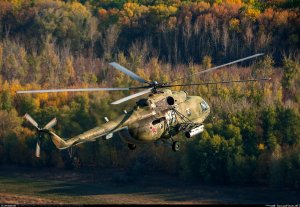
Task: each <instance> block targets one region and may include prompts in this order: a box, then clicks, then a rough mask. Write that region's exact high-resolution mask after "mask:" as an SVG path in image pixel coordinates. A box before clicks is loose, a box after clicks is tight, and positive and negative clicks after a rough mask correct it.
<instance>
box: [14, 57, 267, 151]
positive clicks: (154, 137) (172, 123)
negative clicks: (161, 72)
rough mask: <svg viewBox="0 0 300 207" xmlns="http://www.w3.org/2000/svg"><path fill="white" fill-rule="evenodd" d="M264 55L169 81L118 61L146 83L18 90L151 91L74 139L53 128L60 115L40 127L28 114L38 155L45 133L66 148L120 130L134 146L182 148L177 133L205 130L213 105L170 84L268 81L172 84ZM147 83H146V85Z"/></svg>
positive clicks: (192, 134) (140, 80)
mask: <svg viewBox="0 0 300 207" xmlns="http://www.w3.org/2000/svg"><path fill="white" fill-rule="evenodd" d="M261 55H263V54H262V53H259V54H255V55H252V56H249V57H246V58H242V59H239V60H235V61H233V62H229V63H226V64H223V65H220V66H216V67H213V68H210V69H206V70H204V71H201V72H197V73H194V74H190V75H188V76H186V77H183V78H180V79H177V80H173V81H171V82H168V83H158V82H157V81H147V80H145V79H143V78H141V77H140V76H138V75H137V74H135V73H133V72H132V71H130V70H128V69H126V68H124V67H123V66H121V65H119V64H118V63H115V62H112V63H109V64H110V65H111V66H113V67H114V68H115V69H117V70H119V71H121V72H123V73H125V74H126V75H128V76H130V77H131V78H133V79H134V80H136V81H138V82H140V83H143V84H144V85H143V86H139V87H129V88H79V89H50V90H29V91H17V93H30V94H31V93H52V92H54V93H56V92H77V91H80V92H82V91H118V90H138V89H144V90H143V91H141V92H138V93H135V94H132V95H129V96H127V97H124V98H122V99H120V100H117V101H114V102H112V104H120V103H123V102H125V101H128V100H130V99H133V98H136V97H139V96H142V95H145V94H149V95H148V97H146V98H141V99H139V100H138V101H137V102H136V105H135V106H134V107H133V109H132V110H131V111H128V112H126V111H124V114H123V115H120V116H119V117H118V118H116V119H115V120H108V119H107V117H105V120H106V123H105V124H103V125H102V126H98V127H95V128H93V129H90V130H88V131H86V132H84V133H82V134H80V135H77V136H75V137H73V138H70V139H67V140H65V139H62V138H61V137H59V136H58V135H57V134H55V133H54V132H53V131H52V130H51V128H52V127H53V126H55V125H56V123H57V119H56V118H54V119H52V120H51V121H50V122H49V123H48V124H46V125H45V126H44V127H42V128H40V127H39V125H38V123H37V122H36V121H35V120H34V119H33V118H32V117H31V116H30V115H29V114H25V116H24V117H25V118H26V119H27V120H28V121H29V122H30V123H31V124H32V125H33V126H34V127H35V128H36V130H37V132H38V134H39V136H38V138H37V144H36V156H37V157H39V156H40V140H41V135H42V134H43V133H45V134H48V135H50V137H51V139H52V141H53V143H54V145H55V146H56V147H57V148H58V149H60V150H62V149H67V148H70V147H73V146H75V145H78V144H81V143H85V142H91V141H95V140H96V139H98V138H102V139H104V140H108V139H111V138H112V137H114V135H115V134H118V135H119V137H121V139H122V140H123V141H124V142H125V143H127V144H128V148H129V149H131V150H134V149H135V148H136V145H138V144H145V143H155V144H164V145H167V146H170V147H172V149H173V151H175V152H176V151H179V149H180V142H179V141H175V136H176V135H177V134H179V133H184V134H185V137H186V138H191V137H193V136H195V135H197V134H200V133H201V132H203V131H204V124H203V122H204V121H205V119H206V118H207V117H208V115H209V113H210V107H209V105H208V104H207V102H206V101H205V100H204V99H203V98H202V97H200V96H189V95H188V94H187V92H185V91H171V90H170V89H168V88H170V87H175V86H195V85H207V84H218V83H221V84H222V83H230V82H251V81H264V80H269V78H262V79H250V80H235V81H222V82H207V83H189V84H172V83H174V82H176V81H179V80H183V79H185V78H187V77H189V76H195V75H200V74H203V73H208V72H212V71H214V70H216V69H219V68H221V67H225V66H228V65H232V64H235V63H238V62H241V61H244V60H248V59H251V58H254V57H258V56H261ZM145 84H146V85H145Z"/></svg>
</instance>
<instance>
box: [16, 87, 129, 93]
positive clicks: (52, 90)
mask: <svg viewBox="0 0 300 207" xmlns="http://www.w3.org/2000/svg"><path fill="white" fill-rule="evenodd" d="M128 90H129V88H69V89H49V90H29V91H17V93H57V92H84V91H128Z"/></svg>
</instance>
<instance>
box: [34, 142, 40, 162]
mask: <svg viewBox="0 0 300 207" xmlns="http://www.w3.org/2000/svg"><path fill="white" fill-rule="evenodd" d="M35 156H36V157H38V158H39V157H40V156H41V147H40V140H38V141H37V142H36V147H35Z"/></svg>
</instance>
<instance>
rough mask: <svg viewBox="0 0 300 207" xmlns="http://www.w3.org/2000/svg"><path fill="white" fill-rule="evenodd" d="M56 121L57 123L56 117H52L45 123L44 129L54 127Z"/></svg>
mask: <svg viewBox="0 0 300 207" xmlns="http://www.w3.org/2000/svg"><path fill="white" fill-rule="evenodd" d="M56 123H57V119H56V118H54V119H52V120H51V121H50V122H49V123H48V124H46V126H45V127H44V129H51V128H52V127H54V126H55V125H56Z"/></svg>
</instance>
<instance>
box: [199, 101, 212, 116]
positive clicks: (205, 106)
mask: <svg viewBox="0 0 300 207" xmlns="http://www.w3.org/2000/svg"><path fill="white" fill-rule="evenodd" d="M200 107H201V110H202V113H206V112H209V111H210V107H209V105H208V104H207V103H206V102H205V101H204V100H202V101H201V102H200Z"/></svg>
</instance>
